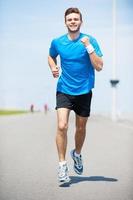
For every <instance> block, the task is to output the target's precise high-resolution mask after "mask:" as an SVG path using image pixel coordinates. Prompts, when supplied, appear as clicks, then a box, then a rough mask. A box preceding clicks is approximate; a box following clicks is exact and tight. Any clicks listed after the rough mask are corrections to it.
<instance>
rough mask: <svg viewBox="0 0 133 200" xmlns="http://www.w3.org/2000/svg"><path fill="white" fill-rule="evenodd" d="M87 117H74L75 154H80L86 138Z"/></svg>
mask: <svg viewBox="0 0 133 200" xmlns="http://www.w3.org/2000/svg"><path fill="white" fill-rule="evenodd" d="M87 119H88V117H81V116H79V115H76V133H75V150H76V153H77V154H80V153H81V149H82V146H83V144H84V140H85V136H86V123H87Z"/></svg>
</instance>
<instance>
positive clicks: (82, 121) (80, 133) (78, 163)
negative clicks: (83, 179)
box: [71, 115, 88, 175]
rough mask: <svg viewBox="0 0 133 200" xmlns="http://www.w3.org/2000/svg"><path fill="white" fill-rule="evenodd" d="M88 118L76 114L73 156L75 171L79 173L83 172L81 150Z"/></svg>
mask: <svg viewBox="0 0 133 200" xmlns="http://www.w3.org/2000/svg"><path fill="white" fill-rule="evenodd" d="M87 119H88V117H80V116H79V115H76V133H75V149H73V150H72V151H71V157H72V159H73V161H74V171H75V172H76V173H77V174H79V175H81V174H82V173H83V161H82V156H81V150H82V147H83V144H84V140H85V136H86V123H87Z"/></svg>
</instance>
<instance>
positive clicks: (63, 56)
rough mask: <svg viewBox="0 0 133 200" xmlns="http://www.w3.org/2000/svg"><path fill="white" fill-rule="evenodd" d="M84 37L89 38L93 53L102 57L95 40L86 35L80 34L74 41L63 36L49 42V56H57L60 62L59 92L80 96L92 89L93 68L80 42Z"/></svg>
mask: <svg viewBox="0 0 133 200" xmlns="http://www.w3.org/2000/svg"><path fill="white" fill-rule="evenodd" d="M85 36H87V37H89V40H90V43H91V44H92V45H93V47H94V49H95V53H96V54H97V55H98V56H102V52H101V50H100V47H99V45H98V43H97V41H96V39H95V38H93V37H92V36H90V35H87V34H83V33H80V35H79V37H78V38H77V39H75V40H70V39H69V38H68V35H67V34H65V35H63V36H61V37H59V38H56V39H54V40H52V42H51V46H50V49H49V55H50V56H51V57H53V58H56V57H57V56H58V55H59V56H60V61H61V62H60V63H61V69H62V72H61V75H60V77H59V79H58V83H57V91H59V92H63V93H65V94H70V95H81V94H86V93H88V92H89V91H90V90H91V89H92V88H93V87H94V81H95V72H94V67H93V66H92V64H91V61H90V57H89V55H88V52H87V50H86V48H85V46H84V45H83V43H82V42H81V41H80V40H81V38H83V37H85Z"/></svg>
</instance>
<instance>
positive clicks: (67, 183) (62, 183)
mask: <svg viewBox="0 0 133 200" xmlns="http://www.w3.org/2000/svg"><path fill="white" fill-rule="evenodd" d="M70 182H71V179H70V178H68V179H65V180H59V186H61V185H63V186H64V185H69V184H70Z"/></svg>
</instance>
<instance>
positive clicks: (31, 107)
mask: <svg viewBox="0 0 133 200" xmlns="http://www.w3.org/2000/svg"><path fill="white" fill-rule="evenodd" d="M30 111H31V112H32V113H33V112H34V105H33V104H31V106H30Z"/></svg>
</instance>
